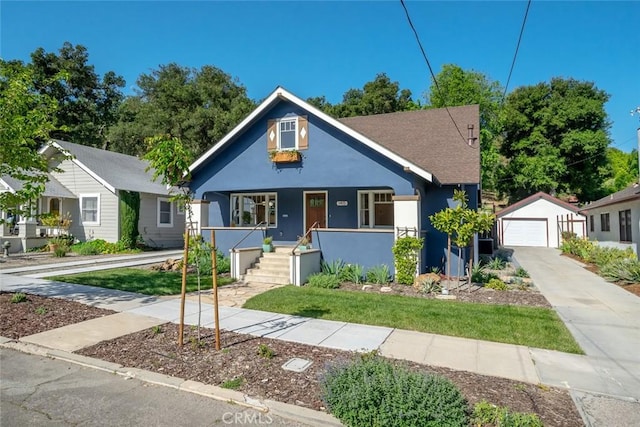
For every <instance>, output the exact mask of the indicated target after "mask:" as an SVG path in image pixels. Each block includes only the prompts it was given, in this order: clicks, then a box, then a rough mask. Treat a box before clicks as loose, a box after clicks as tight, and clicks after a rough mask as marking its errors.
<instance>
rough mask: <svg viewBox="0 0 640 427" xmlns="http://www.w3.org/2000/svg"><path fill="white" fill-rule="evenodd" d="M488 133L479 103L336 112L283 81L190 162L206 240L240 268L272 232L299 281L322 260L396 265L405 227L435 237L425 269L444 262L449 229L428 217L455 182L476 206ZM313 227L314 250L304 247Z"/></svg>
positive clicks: (447, 199)
mask: <svg viewBox="0 0 640 427" xmlns="http://www.w3.org/2000/svg"><path fill="white" fill-rule="evenodd" d="M479 134H480V129H479V108H478V106H477V105H471V106H462V107H450V108H449V109H448V111H447V110H446V109H431V110H418V111H407V112H399V113H390V114H380V115H372V116H363V117H350V118H344V119H335V118H333V117H331V116H329V115H327V114H325V113H323V112H322V111H320V110H318V109H317V108H315V107H313V106H312V105H310V104H309V103H307V102H305V101H304V100H302V99H300V98H298V97H296V96H295V95H293V94H292V93H290V92H288V91H286V90H285V89H283V88H280V87H278V88H277V89H276V90H275V91H274V92H273V93H272V94H271V95H270V96H269V97H267V98H266V99H265V100H264V101H263V102H262V103H261V104H260V105H259V106H258V107H257V108H256V109H255V110H254V111H253V112H252V113H251V114H250V115H249V116H248V117H247V118H246V119H245V120H243V121H242V122H241V123H240V124H239V125H238V126H236V127H235V128H234V129H233V130H232V131H231V132H230V133H229V134H227V135H226V136H225V137H224V138H223V139H221V140H220V141H219V142H218V143H217V144H215V145H214V146H213V147H212V148H211V149H210V150H208V151H207V152H206V153H204V154H203V155H202V156H201V157H200V158H199V159H197V160H196V161H195V162H194V163H193V164H192V165H191V167H190V171H191V182H190V184H189V187H190V189H191V191H192V192H193V195H194V199H195V201H194V204H193V215H194V216H193V217H192V218H191V221H192V222H193V223H194V224H195V226H196V227H197V228H198V230H199V231H200V232H201V233H202V235H203V236H204V237H205V239H208V238H209V236H210V234H211V233H210V231H208V230H214V231H215V239H216V241H215V244H216V246H217V247H218V248H219V249H220V250H222V251H224V252H225V253H226V252H228V251H230V253H231V255H232V272H233V274H234V275H235V276H237V277H240V276H242V275H243V274H244V273H245V271H246V269H247V268H249V267H250V266H251V265H252V264H254V263H256V262H259V258H260V257H261V256H262V251H261V246H262V240H263V237H265V236H270V237H272V238H273V244H274V245H275V246H276V248H277V249H278V250H277V252H282V253H285V256H288V257H289V264H288V266H289V274H290V276H289V277H290V280H289V281H290V282H292V283H296V284H300V283H302V282H303V281H304V278H305V277H306V275H307V274H309V273H310V272H312V271H315V270H317V268H318V266H319V260H320V257H322V258H323V259H324V260H326V261H329V262H330V261H333V260H336V259H338V258H339V259H341V260H343V261H344V262H347V263H357V264H361V265H363V266H364V267H371V266H374V265H379V264H386V265H388V266H389V267H390V269H391V271H393V255H392V253H391V247H392V246H393V243H394V241H395V239H397V238H398V237H402V236H406V235H409V236H418V237H423V238H424V239H425V248H424V251H423V253H422V254H421V260H420V270H421V271H425V270H427V269H429V268H431V267H442V265H443V263H444V262H445V260H444V257H445V255H446V250H445V249H446V235H443V234H442V233H440V232H438V231H436V230H435V229H434V228H433V227H432V225H431V223H430V221H429V215H431V214H433V213H435V212H438V211H440V210H442V209H444V208H445V207H447V206H448V205H449V204H450V203H451V198H452V195H453V191H454V189H464V190H466V192H467V195H468V196H469V199H470V200H469V206H470V207H472V208H475V207H477V204H478V192H479V187H480V184H479V183H480V149H479V142H478V136H479ZM304 235H307V236H308V237H309V238H310V240H311V246H312V248H313V249H312V250H309V251H304V252H301V251H298V250H294V247H295V246H296V244H297V243H298V242H299V240H300V237H301V236H304ZM476 253H477V251H476ZM283 266H286V263H283Z"/></svg>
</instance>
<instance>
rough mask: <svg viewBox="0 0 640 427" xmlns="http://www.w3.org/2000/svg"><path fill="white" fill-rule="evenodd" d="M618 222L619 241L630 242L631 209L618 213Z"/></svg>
mask: <svg viewBox="0 0 640 427" xmlns="http://www.w3.org/2000/svg"><path fill="white" fill-rule="evenodd" d="M618 219H619V220H620V241H621V242H631V240H632V239H631V209H627V210H624V211H619V212H618Z"/></svg>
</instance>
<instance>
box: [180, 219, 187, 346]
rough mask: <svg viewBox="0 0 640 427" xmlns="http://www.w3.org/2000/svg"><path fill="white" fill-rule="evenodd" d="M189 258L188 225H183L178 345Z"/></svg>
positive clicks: (182, 324) (182, 319) (181, 341)
mask: <svg viewBox="0 0 640 427" xmlns="http://www.w3.org/2000/svg"><path fill="white" fill-rule="evenodd" d="M188 259H189V226H188V225H187V226H186V227H185V233H184V255H183V256H182V290H181V291H180V327H179V329H178V345H179V346H180V347H182V344H184V337H183V335H184V303H185V300H186V299H187V260H188Z"/></svg>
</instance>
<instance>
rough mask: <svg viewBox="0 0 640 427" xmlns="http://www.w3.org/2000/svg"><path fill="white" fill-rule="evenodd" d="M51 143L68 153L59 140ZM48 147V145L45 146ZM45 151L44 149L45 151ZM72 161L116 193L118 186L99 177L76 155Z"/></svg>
mask: <svg viewBox="0 0 640 427" xmlns="http://www.w3.org/2000/svg"><path fill="white" fill-rule="evenodd" d="M51 145H52V146H53V147H56V148H57V149H58V150H60V151H61V152H63V153H67V150H65V149H64V148H63V147H62V146H61V145H59V144H58V143H57V142H55V141H51ZM45 149H46V147H45ZM43 152H44V151H43ZM71 161H72V162H73V163H75V165H76V166H78V167H79V168H80V169H82V170H83V171H85V172H86V173H87V175H89V176H90V177H92V178H93V179H95V180H96V181H98V182H99V183H100V184H102V185H103V186H104V188H106V189H107V190H109V191H110V192H112V193H113V194H116V188H115V187H114V186H113V185H111V184H109V183H108V182H107V181H105V180H104V179H102V178H101V177H99V176H98V175H97V174H96V173H95V172H93V171H92V170H91V169H89V168H88V167H87V166H85V165H84V164H83V163H82V162H81V161H80V160H78V159H77V158H76V157H75V156H73V155H72V157H71Z"/></svg>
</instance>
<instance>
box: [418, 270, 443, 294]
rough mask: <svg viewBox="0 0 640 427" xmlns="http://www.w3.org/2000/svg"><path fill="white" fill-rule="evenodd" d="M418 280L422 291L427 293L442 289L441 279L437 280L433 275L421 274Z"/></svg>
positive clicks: (438, 291)
mask: <svg viewBox="0 0 640 427" xmlns="http://www.w3.org/2000/svg"><path fill="white" fill-rule="evenodd" d="M416 280H417V281H418V287H419V289H420V291H421V292H423V293H425V294H430V293H440V292H441V291H442V285H440V281H439V280H436V279H435V278H434V277H433V276H432V275H424V276H423V275H421V276H418V278H417V279H416Z"/></svg>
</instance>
